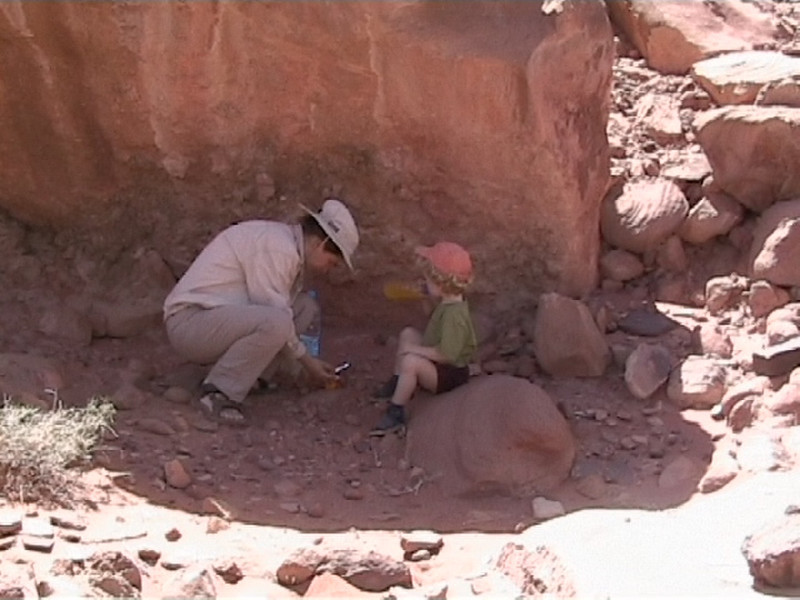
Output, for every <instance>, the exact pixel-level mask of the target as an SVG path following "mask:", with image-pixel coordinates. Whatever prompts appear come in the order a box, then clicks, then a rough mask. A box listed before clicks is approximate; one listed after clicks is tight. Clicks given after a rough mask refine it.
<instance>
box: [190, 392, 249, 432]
mask: <svg viewBox="0 0 800 600" xmlns="http://www.w3.org/2000/svg"><path fill="white" fill-rule="evenodd" d="M199 403H200V408H201V410H202V411H203V413H204V414H205V415H206V417H208V418H209V419H211V420H212V421H215V422H217V423H226V424H228V425H233V426H236V427H244V426H246V425H247V421H246V420H245V418H244V414H243V413H242V409H241V406H240V405H239V404H238V403H236V402H232V401H231V400H229V399H228V397H227V396H226V395H225V394H223V393H222V392H220V391H214V392H207V393H206V394H205V395H203V396H202V397H201V398H200V400H199Z"/></svg>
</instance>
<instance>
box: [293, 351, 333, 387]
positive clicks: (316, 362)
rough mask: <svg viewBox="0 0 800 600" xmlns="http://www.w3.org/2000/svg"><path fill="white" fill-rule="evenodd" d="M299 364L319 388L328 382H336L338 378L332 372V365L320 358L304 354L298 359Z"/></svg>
mask: <svg viewBox="0 0 800 600" xmlns="http://www.w3.org/2000/svg"><path fill="white" fill-rule="evenodd" d="M300 364H302V365H303V368H304V369H305V370H306V371H307V372H308V374H309V375H311V378H312V379H314V381H316V382H317V383H318V384H319V385H320V386H321V387H322V386H325V385H326V384H327V383H328V382H331V381H336V380H337V379H338V378H339V377H338V375H336V373H334V372H333V369H334V367H333V365H332V364H330V363H328V362H325V361H324V360H322V359H320V358H316V357H314V356H311V355H310V354H305V355H304V356H302V357H301V358H300Z"/></svg>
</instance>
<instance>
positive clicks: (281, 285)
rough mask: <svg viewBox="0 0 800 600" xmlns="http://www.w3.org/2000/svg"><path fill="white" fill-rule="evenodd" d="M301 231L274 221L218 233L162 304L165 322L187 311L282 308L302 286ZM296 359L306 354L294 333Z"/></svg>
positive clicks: (291, 342)
mask: <svg viewBox="0 0 800 600" xmlns="http://www.w3.org/2000/svg"><path fill="white" fill-rule="evenodd" d="M303 260H304V259H303V231H302V228H301V227H300V225H289V224H287V223H280V222H277V221H244V222H242V223H237V224H236V225H232V226H230V227H228V228H227V229H225V230H224V231H222V232H221V233H219V234H218V235H217V236H216V237H215V238H214V239H213V240H212V241H211V242H210V243H209V244H208V245H207V246H206V247H205V248H204V249H203V251H202V252H201V253H200V254H199V255H198V256H197V258H196V259H195V260H194V262H193V263H192V264H191V266H190V267H189V268H188V269H187V271H186V273H184V275H183V277H181V279H180V280H179V281H178V283H177V284H176V285H175V288H174V289H173V290H172V291H171V292H170V294H169V295H168V296H167V298H166V300H165V301H164V319H167V318H169V317H170V316H171V315H173V314H175V313H176V312H178V311H179V310H181V309H182V308H184V307H186V306H198V307H201V308H214V307H217V306H225V305H231V304H234V305H235V304H241V305H245V304H263V305H268V306H273V307H278V308H283V309H285V310H286V311H287V312H288V313H289V316H290V317H291V315H292V302H293V301H294V299H295V298H296V296H297V294H298V293H299V292H300V290H301V289H302V285H303V281H302V279H303ZM287 346H288V347H289V350H290V351H291V353H292V354H293V355H294V356H295V357H298V358H299V357H300V356H303V355H304V354H305V353H306V348H305V346H304V345H303V344H302V343H301V342H300V340H299V339H298V338H297V333H296V332H293V333H292V335H291V337H290V339H289V342H288V343H287Z"/></svg>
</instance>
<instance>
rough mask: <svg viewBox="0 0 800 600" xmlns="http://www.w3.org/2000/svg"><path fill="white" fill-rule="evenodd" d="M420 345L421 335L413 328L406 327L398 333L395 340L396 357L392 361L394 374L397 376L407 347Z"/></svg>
mask: <svg viewBox="0 0 800 600" xmlns="http://www.w3.org/2000/svg"><path fill="white" fill-rule="evenodd" d="M421 343H422V334H421V333H420V332H419V331H417V330H416V329H414V328H413V327H406V328H405V329H403V331H401V332H400V335H399V336H398V339H397V355H396V358H395V361H394V374H395V375H399V374H400V369H401V363H402V361H403V357H404V356H405V355H406V354H405V353H406V351H407V349H408V347H409V346H419V345H420V344H421Z"/></svg>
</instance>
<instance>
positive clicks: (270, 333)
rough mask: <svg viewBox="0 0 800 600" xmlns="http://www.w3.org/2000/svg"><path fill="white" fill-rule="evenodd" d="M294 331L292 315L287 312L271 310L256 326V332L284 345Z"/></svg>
mask: <svg viewBox="0 0 800 600" xmlns="http://www.w3.org/2000/svg"><path fill="white" fill-rule="evenodd" d="M293 329H294V324H293V321H292V315H291V314H290V313H289V312H287V311H282V310H273V311H269V313H268V314H267V315H266V316H265V318H264V319H263V320H262V321H261V322H260V323H259V324H258V326H257V327H256V331H257V332H258V333H259V334H260V335H263V336H266V337H269V338H271V339H275V340H280V341H282V342H283V343H286V342H287V341H288V340H289V336H290V335H291V333H292V331H293Z"/></svg>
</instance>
